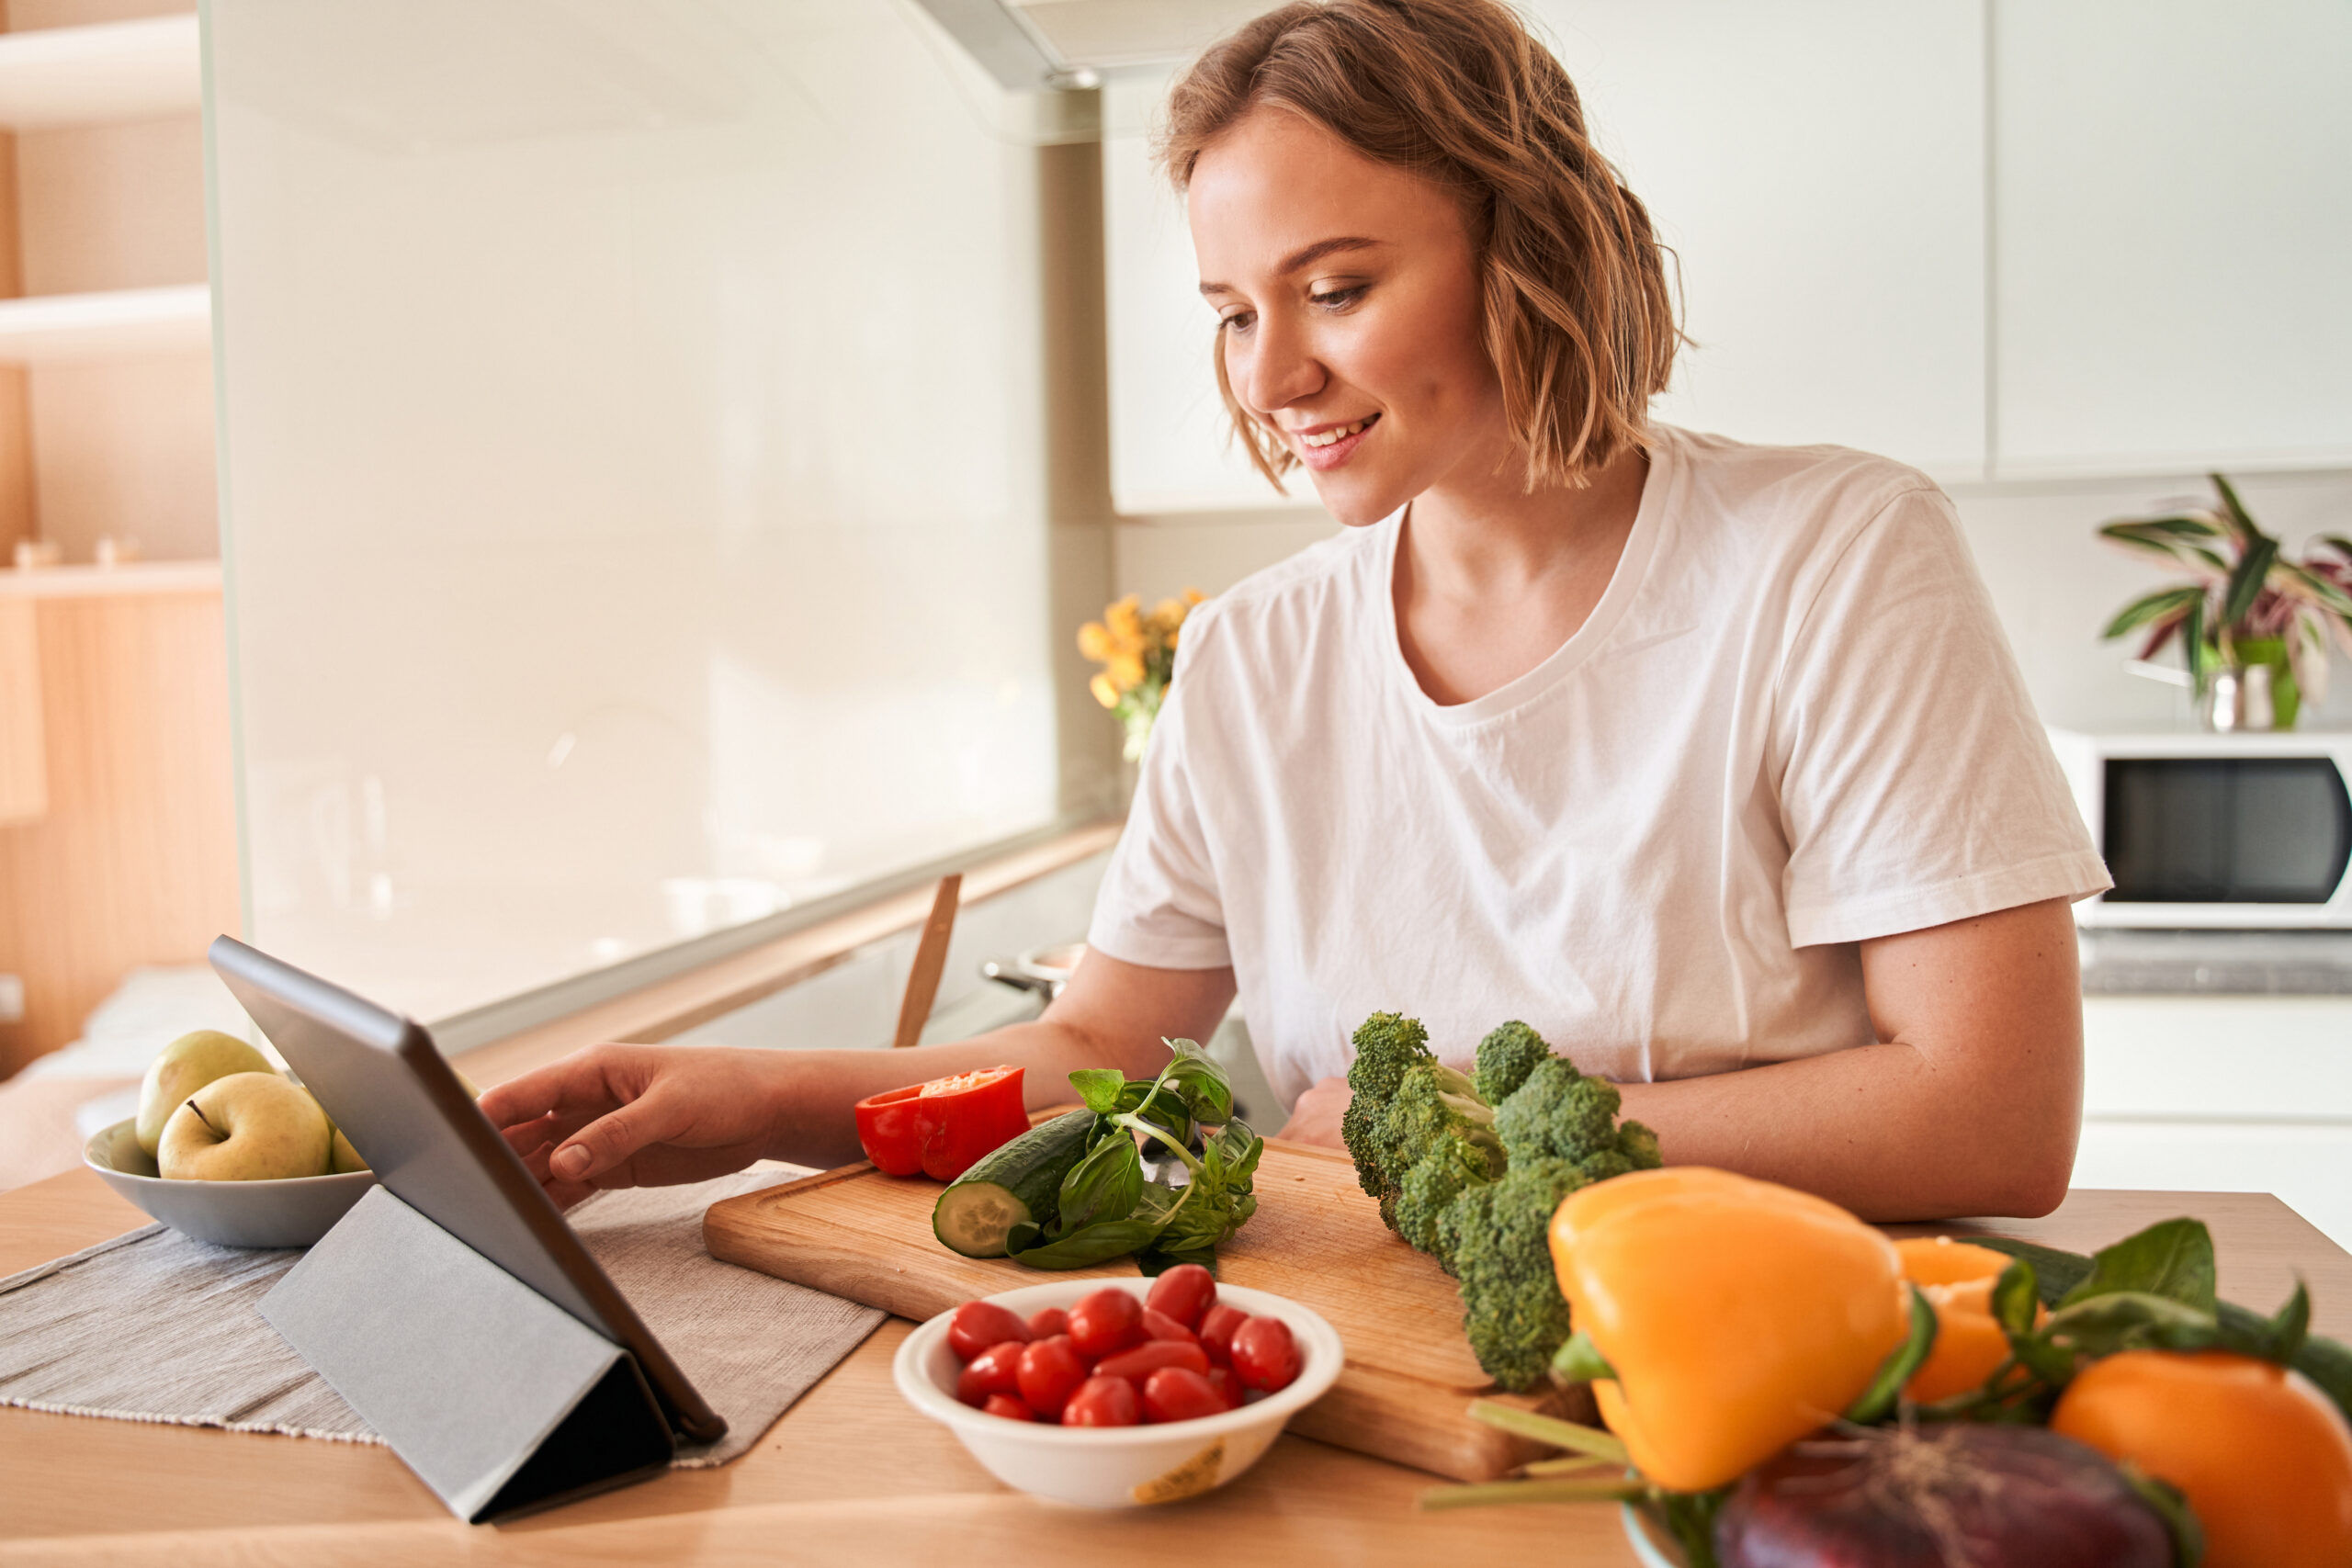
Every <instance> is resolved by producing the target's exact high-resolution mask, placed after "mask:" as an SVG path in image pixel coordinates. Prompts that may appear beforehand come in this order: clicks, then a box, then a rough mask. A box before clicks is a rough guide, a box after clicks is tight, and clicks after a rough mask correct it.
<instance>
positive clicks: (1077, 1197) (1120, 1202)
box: [1055, 1133, 1143, 1235]
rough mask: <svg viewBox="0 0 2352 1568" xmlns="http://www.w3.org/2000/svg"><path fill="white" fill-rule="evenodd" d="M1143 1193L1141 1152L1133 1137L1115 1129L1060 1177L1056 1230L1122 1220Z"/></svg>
mask: <svg viewBox="0 0 2352 1568" xmlns="http://www.w3.org/2000/svg"><path fill="white" fill-rule="evenodd" d="M1142 1196H1143V1156H1141V1155H1139V1154H1138V1153H1136V1143H1135V1140H1134V1139H1133V1138H1130V1137H1126V1136H1125V1135H1124V1134H1117V1133H1114V1134H1112V1135H1111V1136H1109V1137H1106V1138H1103V1139H1102V1140H1101V1141H1099V1142H1097V1143H1096V1144H1095V1145H1094V1146H1093V1147H1092V1148H1091V1149H1089V1150H1087V1151H1086V1153H1085V1155H1084V1156H1083V1157H1081V1158H1080V1160H1079V1162H1078V1163H1077V1164H1076V1165H1074V1166H1072V1167H1070V1168H1069V1174H1068V1175H1067V1176H1064V1177H1063V1178H1062V1188H1061V1197H1060V1200H1059V1201H1058V1203H1057V1205H1056V1213H1058V1214H1059V1215H1060V1218H1059V1220H1058V1221H1057V1222H1056V1224H1055V1230H1056V1232H1057V1234H1061V1235H1067V1234H1068V1233H1069V1232H1071V1231H1074V1230H1077V1229H1078V1228H1080V1226H1082V1225H1091V1224H1094V1223H1095V1222H1097V1221H1099V1220H1124V1219H1125V1218H1126V1217H1127V1216H1128V1215H1129V1214H1130V1213H1134V1211H1135V1206H1136V1201H1137V1200H1138V1199H1140V1198H1142Z"/></svg>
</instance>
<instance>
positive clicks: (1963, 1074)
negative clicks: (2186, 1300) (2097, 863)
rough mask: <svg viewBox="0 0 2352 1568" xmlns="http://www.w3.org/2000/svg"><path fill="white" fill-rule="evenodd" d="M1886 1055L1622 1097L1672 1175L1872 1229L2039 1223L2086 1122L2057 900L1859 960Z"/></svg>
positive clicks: (1875, 1049)
mask: <svg viewBox="0 0 2352 1568" xmlns="http://www.w3.org/2000/svg"><path fill="white" fill-rule="evenodd" d="M1861 956H1862V986H1863V989H1864V992H1865V994H1866V995H1867V996H1868V998H1869V999H1870V1009H1871V1023H1872V1025H1873V1027H1874V1028H1875V1029H1876V1031H1877V1032H1878V1035H1879V1039H1880V1041H1881V1042H1882V1043H1879V1044H1874V1045H1861V1046H1857V1047H1855V1048H1854V1049H1852V1050H1848V1051H1837V1052H1832V1053H1831V1054H1829V1055H1825V1056H1809V1057H1804V1058H1803V1059H1800V1060H1797V1061H1792V1062H1780V1063H1775V1064H1773V1065H1771V1066H1762V1067H1751V1068H1748V1069H1747V1070H1745V1071H1741V1072H1736V1073H1722V1074H1717V1075H1715V1076H1713V1077H1700V1078H1682V1079H1679V1080H1676V1081H1674V1082H1670V1083H1652V1084H1627V1085H1625V1086H1624V1095H1625V1114H1626V1115H1628V1116H1632V1117H1635V1118H1638V1119H1639V1120H1641V1121H1643V1122H1648V1123H1649V1124H1650V1125H1651V1126H1652V1127H1654V1128H1656V1129H1657V1134H1658V1142H1659V1144H1660V1145H1661V1146H1662V1147H1663V1148H1664V1149H1665V1151H1666V1157H1667V1159H1668V1162H1669V1163H1671V1164H1675V1165H1713V1166H1721V1167H1723V1168H1726V1169H1729V1170H1736V1171H1741V1172H1744V1173H1746V1174H1747V1175H1749V1176H1757V1177H1762V1178H1764V1179H1768V1180H1772V1181H1780V1182H1785V1183H1787V1184H1788V1185H1789V1186H1792V1187H1800V1188H1803V1189H1804V1190H1806V1191H1808V1192H1817V1193H1819V1194H1821V1195H1822V1196H1823V1197H1825V1198H1827V1199H1830V1200H1831V1201H1835V1202H1838V1203H1840V1204H1843V1205H1844V1206H1845V1207H1847V1208H1849V1209H1851V1210H1853V1211H1854V1212H1855V1213H1858V1214H1860V1215H1861V1216H1862V1217H1863V1218H1864V1219H1871V1220H1928V1219H1941V1218H1946V1217H1949V1216H1953V1215H1960V1214H2018V1215H2032V1214H2046V1213H2049V1212H2050V1211H2051V1210H2052V1209H2054V1208H2056V1207H2057V1206H2058V1202H2059V1201H2060V1200H2061V1199H2063V1198H2064V1197H2065V1195H2066V1184H2067V1181H2068V1179H2070V1178H2071V1177H2072V1175H2073V1174H2074V1168H2075V1137H2076V1135H2077V1134H2078V1133H2079V1131H2080V1129H2081V1124H2082V1109H2083V1006H2082V976H2081V972H2080V965H2079V960H2078V956H2077V953H2076V950H2075V924H2074V919H2073V918H2072V917H2071V916H2070V915H2069V914H2068V913H2067V907H2066V903H2065V901H2064V899H2052V900H2049V901H2048V902H2045V903H2040V904H2028V905H2024V906H2022V907H2020V908H2014V909H2004V910H2002V911H2000V912H1999V913H1997V914H1991V915H1984V916H1980V917H1978V918H1977V919H1968V920H1956V921H1954V922H1953V923H1952V924H1951V925H1946V926H1935V927H1931V928H1929V929H1928V930H1927V931H1906V932H1905V933H1903V934H1902V935H1899V936H1889V937H1879V938H1877V939H1875V940H1872V941H1870V942H1863V943H1862V944H1861Z"/></svg>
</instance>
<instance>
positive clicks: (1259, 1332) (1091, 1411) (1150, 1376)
mask: <svg viewBox="0 0 2352 1568" xmlns="http://www.w3.org/2000/svg"><path fill="white" fill-rule="evenodd" d="M1341 1358H1342V1352H1341V1349H1340V1337H1339V1335H1338V1334H1337V1333H1336V1332H1335V1331H1334V1330H1333V1329H1332V1327H1331V1325H1329V1323H1326V1322H1325V1321H1324V1320H1323V1318H1322V1317H1321V1316H1320V1315H1319V1314H1317V1313H1315V1312H1313V1311H1311V1310H1309V1309H1308V1308H1306V1307H1303V1306H1301V1305H1299V1304H1298V1303H1296V1302H1294V1301H1289V1300H1286V1299H1284V1298H1283V1297H1281V1296H1277V1295H1271V1294H1269V1293H1267V1292H1264V1291H1252V1290H1246V1289H1244V1288H1242V1287H1240V1286H1238V1285H1220V1284H1218V1283H1217V1282H1216V1280H1215V1279H1214V1278H1212V1277H1211V1275H1210V1274H1209V1272H1208V1270H1207V1269H1201V1268H1198V1267H1195V1266H1193V1265H1189V1264H1188V1265H1184V1266H1182V1267H1180V1268H1176V1269H1170V1270H1168V1271H1167V1272H1166V1273H1164V1274H1162V1275H1160V1276H1159V1278H1158V1279H1156V1280H1144V1279H1130V1280H1103V1279H1090V1280H1051V1281H1048V1282H1047V1283H1045V1284H1040V1285H1029V1286H1025V1287H1023V1289H1021V1290H1017V1291H1006V1292H1001V1294H998V1295H993V1296H988V1297H985V1298H982V1299H981V1300H978V1301H970V1302H966V1303H963V1304H962V1305H961V1306H958V1307H956V1309H955V1310H954V1311H953V1312H944V1313H942V1314H939V1315H938V1316H937V1317H934V1318H933V1319H932V1320H931V1321H930V1322H928V1323H925V1324H923V1325H921V1326H920V1327H918V1328H917V1329H916V1330H915V1331H914V1332H913V1333H912V1334H910V1335H908V1336H907V1337H906V1339H905V1341H904V1342H903V1343H901V1344H900V1345H899V1354H898V1357H897V1359H896V1360H895V1361H894V1362H893V1363H892V1367H891V1371H892V1373H893V1375H894V1377H895V1378H896V1379H897V1382H898V1384H899V1393H901V1394H903V1395H904V1396H905V1397H906V1400H907V1403H909V1404H912V1405H913V1406H914V1407H915V1408H916V1409H917V1410H919V1411H921V1412H922V1414H923V1415H925V1416H930V1417H931V1418H932V1419H933V1420H934V1421H939V1422H944V1424H945V1425H946V1426H947V1427H949V1428H950V1429H951V1430H953V1431H954V1432H955V1434H956V1438H958V1439H960V1440H961V1441H962V1443H963V1445H964V1447H965V1448H966V1449H967V1450H970V1451H971V1454H972V1457H973V1458H974V1459H977V1460H978V1461H980V1463H981V1464H982V1465H984V1466H986V1467H987V1468H988V1471H989V1473H990V1474H992V1475H994V1476H995V1477H996V1478H997V1479H998V1480H1000V1481H1001V1482H1003V1483H1005V1484H1006V1485H1008V1486H1014V1487H1018V1488H1020V1489H1021V1490H1022V1491H1023V1492H1034V1493H1036V1494H1037V1495H1040V1496H1045V1497H1053V1498H1057V1499H1058V1500H1060V1501H1062V1502H1065V1503H1075V1504H1078V1505H1080V1506H1084V1507H1092V1508H1124V1507H1133V1506H1137V1505H1139V1504H1147V1503H1173V1502H1176V1501H1178V1500H1180V1499H1182V1498H1185V1497H1192V1496H1196V1495H1199V1494H1201V1493H1203V1492H1207V1491H1210V1490H1212V1489H1213V1488H1215V1487H1218V1486H1222V1485H1224V1484H1225V1483H1227V1482H1228V1481H1230V1480H1232V1479H1233V1478H1234V1477H1235V1476H1237V1475H1238V1474H1240V1473H1241V1472H1243V1471H1245V1470H1248V1469H1249V1468H1250V1466H1251V1465H1253V1464H1255V1463H1256V1462H1257V1461H1258V1459H1259V1456H1260V1455H1261V1454H1263V1453H1264V1452H1265V1451H1266V1450H1267V1449H1268V1448H1269V1447H1271V1446H1272V1443H1273V1440H1274V1439H1275V1438H1277V1437H1279V1436H1281V1435H1282V1429H1283V1426H1284V1424H1286V1423H1287V1422H1288V1421H1289V1420H1290V1418H1291V1416H1294V1415H1295V1414H1296V1413H1297V1412H1299V1411H1301V1410H1304V1409H1305V1408H1306V1406H1308V1405H1310V1404H1314V1403H1315V1402H1316V1401H1317V1399H1320V1398H1321V1397H1323V1394H1324V1393H1325V1392H1326V1391H1327V1390H1329V1388H1330V1386H1331V1384H1332V1382H1333V1381H1334V1380H1335V1379H1337V1378H1338V1377H1339V1375H1340V1360H1341Z"/></svg>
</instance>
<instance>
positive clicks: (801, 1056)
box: [481, 953, 1234, 1204]
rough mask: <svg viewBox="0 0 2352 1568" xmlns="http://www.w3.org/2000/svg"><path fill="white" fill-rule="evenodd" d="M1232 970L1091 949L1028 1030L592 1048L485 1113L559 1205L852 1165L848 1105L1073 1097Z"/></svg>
mask: <svg viewBox="0 0 2352 1568" xmlns="http://www.w3.org/2000/svg"><path fill="white" fill-rule="evenodd" d="M1233 985H1234V982H1233V971H1232V970H1231V969H1153V968H1147V967H1145V966H1143V965H1141V964H1123V963H1121V962H1119V961H1118V960H1117V959H1115V958H1112V957H1110V956H1108V955H1107V954H1104V953H1088V954H1087V956H1086V960H1085V962H1084V963H1082V964H1080V965H1079V968H1078V973H1077V974H1076V975H1074V976H1071V979H1070V984H1069V987H1068V988H1067V989H1066V990H1064V991H1063V993H1062V995H1061V996H1060V998H1057V1000H1056V1001H1055V1002H1054V1004H1053V1005H1052V1006H1051V1007H1049V1008H1047V1009H1046V1012H1045V1015H1044V1016H1043V1017H1042V1018H1039V1019H1038V1020H1037V1021H1035V1022H1034V1023H1019V1024H1013V1025H1012V1026H1010V1027H1008V1028H1004V1029H999V1030H993V1031H991V1032H989V1033H986V1034H981V1035H977V1036H975V1037H974V1038H972V1039H970V1040H964V1041H958V1042H957V1043H955V1044H952V1045H926V1046H921V1047H917V1048H915V1049H913V1050H907V1051H840V1050H832V1051H791V1050H784V1051H760V1050H744V1049H741V1048H734V1047H726V1046H684V1045H593V1046H590V1047H589V1048H587V1049H586V1050H584V1051H579V1052H575V1053H573V1054H572V1055H570V1056H567V1057H565V1058H564V1059H563V1060H562V1061H560V1062H556V1063H554V1064H552V1065H550V1066H545V1067H541V1068H539V1069H538V1070H537V1071H536V1072H532V1073H526V1074H525V1075H524V1076H523V1077H519V1078H515V1079H514V1080H512V1081H511V1082H508V1083H503V1084H500V1085H498V1086H497V1087H496V1088H494V1089H489V1090H487V1091H486V1092H484V1094H483V1095H482V1097H481V1108H482V1111H483V1113H484V1114H485V1115H487V1116H489V1117H490V1119H491V1120H492V1122H495V1123H496V1124H497V1125H498V1126H499V1127H500V1128H502V1129H503V1131H504V1132H505V1134H506V1139H507V1142H508V1143H509V1144H511V1145H514V1147H515V1152H516V1153H517V1154H520V1155H521V1156H523V1158H524V1160H525V1162H526V1163H527V1164H528V1165H529V1166H530V1168H531V1170H532V1173H533V1174H534V1175H536V1176H537V1177H538V1179H540V1181H541V1182H543V1183H545V1184H546V1186H547V1188H548V1191H549V1192H550V1193H552V1194H553V1195H554V1196H555V1198H556V1201H558V1202H560V1203H567V1204H568V1203H572V1202H577V1201H579V1200H580V1199H582V1198H584V1197H586V1196H587V1195H588V1194H589V1193H590V1192H592V1191H594V1190H596V1189H598V1188H603V1187H651V1186H660V1185H663V1184H666V1183H670V1182H678V1181H699V1180H702V1179H706V1178H708V1177H713V1176H721V1175H724V1174H726V1173H727V1172H728V1171H730V1170H739V1169H741V1168H742V1167H744V1166H746V1165H749V1164H751V1163H752V1161H753V1160H755V1159H760V1158H763V1157H767V1158H775V1159H786V1160H792V1161H796V1162H797V1163H800V1164H804V1165H816V1166H832V1165H840V1164H842V1163H845V1162H847V1161H849V1160H853V1159H855V1158H856V1157H857V1155H858V1145H857V1130H856V1127H855V1125H854V1122H853V1120H852V1118H851V1115H850V1107H851V1106H852V1105H854V1104H855V1103H856V1102H857V1101H858V1100H863V1099H865V1097H866V1096H867V1095H869V1094H878V1093H880V1092H881V1091H882V1090H884V1089H897V1088H899V1086H900V1085H902V1084H910V1083H920V1082H922V1081H923V1080H924V1079H927V1078H935V1077H946V1076H947V1075H949V1074H952V1073H961V1072H970V1071H974V1070H976V1069H978V1068H981V1067H992V1066H1018V1067H1023V1068H1025V1069H1026V1070H1027V1071H1026V1077H1025V1081H1024V1084H1023V1087H1024V1088H1025V1089H1026V1090H1027V1092H1028V1100H1029V1104H1030V1106H1031V1108H1032V1109H1035V1108H1036V1107H1039V1106H1046V1105H1054V1104H1058V1103H1061V1102H1063V1101H1066V1100H1070V1099H1071V1098H1072V1096H1071V1091H1070V1088H1069V1074H1070V1073H1071V1072H1072V1071H1074V1070H1076V1069H1077V1068H1080V1067H1117V1068H1120V1069H1121V1070H1122V1071H1124V1072H1125V1073H1126V1074H1127V1075H1128V1076H1129V1077H1150V1076H1151V1075H1152V1074H1154V1073H1156V1072H1158V1071H1159V1068H1160V1066H1161V1065H1162V1064H1164V1063H1165V1062H1166V1061H1167V1060H1168V1049H1167V1047H1166V1046H1165V1045H1163V1044H1161V1043H1160V1041H1161V1039H1162V1037H1168V1038H1184V1037H1190V1038H1193V1039H1196V1040H1204V1039H1206V1038H1207V1037H1208V1035H1209V1033H1210V1032H1212V1031H1214V1030H1215V1029H1216V1024H1217V1021H1218V1020H1219V1019H1221V1018H1223V1017H1224V1015H1225V1010H1226V1008H1227V1005H1228V1004H1229V1003H1230V1002H1231V1001H1232V1000H1233Z"/></svg>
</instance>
